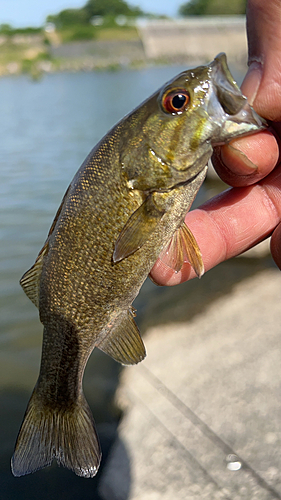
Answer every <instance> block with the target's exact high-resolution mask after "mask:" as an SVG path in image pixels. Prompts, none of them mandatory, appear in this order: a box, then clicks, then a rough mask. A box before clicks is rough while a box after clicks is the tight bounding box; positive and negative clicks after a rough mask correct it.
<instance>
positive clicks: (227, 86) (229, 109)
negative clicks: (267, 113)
mask: <svg viewBox="0 0 281 500" xmlns="http://www.w3.org/2000/svg"><path fill="white" fill-rule="evenodd" d="M209 68H210V70H211V83H212V89H211V92H210V98H209V102H208V107H207V112H208V114H209V116H210V119H211V120H213V121H214V122H217V123H218V124H219V125H220V127H221V128H220V130H218V131H217V134H214V136H213V137H212V141H211V142H212V146H217V145H220V144H224V143H226V142H228V141H229V140H231V139H232V138H233V137H240V136H243V135H246V134H247V135H249V134H252V133H255V132H258V131H260V130H262V129H264V128H266V127H267V126H268V125H267V122H266V120H265V119H264V118H262V117H261V116H259V115H258V114H257V113H256V112H255V110H254V109H253V108H252V106H250V104H249V102H248V100H247V98H246V97H245V96H244V95H243V94H242V92H241V90H240V88H239V87H238V85H237V83H236V82H235V80H234V78H233V76H232V74H231V73H230V71H229V68H228V65H227V59H226V55H225V54H224V53H221V54H219V55H218V56H217V57H215V59H214V61H212V62H211V63H210V64H209Z"/></svg>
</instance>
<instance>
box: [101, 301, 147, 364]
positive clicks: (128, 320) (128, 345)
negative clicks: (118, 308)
mask: <svg viewBox="0 0 281 500" xmlns="http://www.w3.org/2000/svg"><path fill="white" fill-rule="evenodd" d="M97 347H98V348H99V349H100V350H101V351H103V352H105V353H106V354H108V355H109V356H111V357H112V358H113V359H115V361H118V362H119V363H122V364H123V365H135V364H137V363H139V362H140V361H142V360H143V359H144V358H145V356H146V352H145V347H144V343H143V341H142V338H141V336H140V333H139V329H138V327H137V325H136V323H135V321H134V318H133V311H132V310H131V309H129V310H128V311H125V312H123V313H121V314H120V315H119V316H118V317H117V319H116V320H115V322H114V324H113V326H112V327H111V328H110V330H109V332H108V333H107V335H106V337H105V338H103V339H102V340H101V342H99V343H98V344H97Z"/></svg>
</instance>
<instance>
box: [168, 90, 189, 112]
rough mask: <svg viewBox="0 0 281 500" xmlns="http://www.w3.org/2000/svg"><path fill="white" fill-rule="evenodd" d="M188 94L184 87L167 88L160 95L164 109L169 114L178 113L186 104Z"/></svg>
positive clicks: (187, 102)
mask: <svg viewBox="0 0 281 500" xmlns="http://www.w3.org/2000/svg"><path fill="white" fill-rule="evenodd" d="M189 101H190V96H189V93H188V92H187V90H185V89H174V90H168V92H166V93H165V94H164V95H163V97H162V107H163V109H164V111H166V112H167V113H171V114H180V113H182V112H183V111H184V110H185V109H186V108H187V106H188V104H189Z"/></svg>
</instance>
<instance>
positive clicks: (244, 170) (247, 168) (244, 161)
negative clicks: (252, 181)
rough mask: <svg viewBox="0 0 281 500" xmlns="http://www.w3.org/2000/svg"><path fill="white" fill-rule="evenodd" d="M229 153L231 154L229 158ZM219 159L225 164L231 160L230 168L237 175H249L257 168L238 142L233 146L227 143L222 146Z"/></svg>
mask: <svg viewBox="0 0 281 500" xmlns="http://www.w3.org/2000/svg"><path fill="white" fill-rule="evenodd" d="M229 154H231V159H230V158H229ZM221 159H222V161H223V163H224V164H225V165H228V164H229V163H230V161H231V170H232V172H234V173H236V174H237V175H251V174H254V173H255V172H256V171H257V170H258V167H257V165H255V164H254V163H253V162H252V161H251V160H250V159H249V158H248V156H246V154H245V153H244V152H243V151H242V150H241V149H240V144H239V145H238V144H237V145H236V144H235V146H233V145H232V144H231V145H230V144H228V145H227V146H225V147H222V148H221ZM235 160H236V161H235Z"/></svg>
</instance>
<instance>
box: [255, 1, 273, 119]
mask: <svg viewBox="0 0 281 500" xmlns="http://www.w3.org/2000/svg"><path fill="white" fill-rule="evenodd" d="M280 19H281V2H280V0H267V1H266V2H265V1H264V0H249V1H248V3H247V36H248V46H249V66H250V67H251V64H252V63H253V64H254V65H256V66H257V65H258V64H259V65H260V72H261V73H260V82H259V85H258V88H257V89H256V95H255V98H254V100H253V105H254V108H255V110H256V111H257V113H259V114H260V115H261V116H263V117H264V118H267V119H268V120H272V121H281V105H280V102H281V78H280V76H281V30H280Z"/></svg>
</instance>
